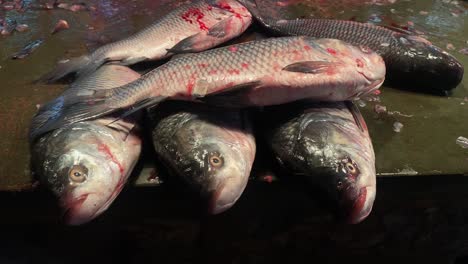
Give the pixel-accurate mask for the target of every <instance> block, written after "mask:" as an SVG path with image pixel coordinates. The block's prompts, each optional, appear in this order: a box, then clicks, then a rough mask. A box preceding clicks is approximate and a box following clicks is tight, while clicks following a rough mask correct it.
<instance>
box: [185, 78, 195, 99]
mask: <svg viewBox="0 0 468 264" xmlns="http://www.w3.org/2000/svg"><path fill="white" fill-rule="evenodd" d="M194 86H195V77H194V76H192V77H191V78H190V79H189V81H188V83H187V95H188V96H192V93H193V87H194Z"/></svg>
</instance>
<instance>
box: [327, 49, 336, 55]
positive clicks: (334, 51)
mask: <svg viewBox="0 0 468 264" xmlns="http://www.w3.org/2000/svg"><path fill="white" fill-rule="evenodd" d="M327 52H328V53H330V54H331V55H336V50H334V49H332V48H327Z"/></svg>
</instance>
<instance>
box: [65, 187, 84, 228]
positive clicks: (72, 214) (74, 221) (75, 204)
mask: <svg viewBox="0 0 468 264" xmlns="http://www.w3.org/2000/svg"><path fill="white" fill-rule="evenodd" d="M89 195H90V193H87V194H83V195H81V196H80V197H78V198H77V199H75V200H73V201H72V202H71V203H67V204H69V205H68V206H67V207H66V208H65V211H64V213H63V216H62V219H63V222H65V224H67V225H80V224H82V223H84V222H86V221H87V216H83V215H81V216H80V215H79V211H80V210H79V209H81V206H82V205H83V203H84V202H85V201H86V199H88V196H89Z"/></svg>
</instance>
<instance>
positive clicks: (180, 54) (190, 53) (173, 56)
mask: <svg viewBox="0 0 468 264" xmlns="http://www.w3.org/2000/svg"><path fill="white" fill-rule="evenodd" d="M192 54H194V53H192V52H187V53H179V54H174V55H172V57H171V59H170V60H175V59H178V58H182V57H185V56H189V55H192Z"/></svg>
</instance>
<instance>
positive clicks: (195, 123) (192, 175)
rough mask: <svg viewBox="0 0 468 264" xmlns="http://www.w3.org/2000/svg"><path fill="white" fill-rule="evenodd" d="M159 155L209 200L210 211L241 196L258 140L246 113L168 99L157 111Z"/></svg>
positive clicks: (225, 206) (155, 131)
mask: <svg viewBox="0 0 468 264" xmlns="http://www.w3.org/2000/svg"><path fill="white" fill-rule="evenodd" d="M152 120H153V125H152V138H153V146H154V149H155V151H156V154H157V156H158V157H159V158H160V159H161V161H162V163H164V164H165V165H166V166H167V167H168V168H169V170H170V171H172V172H173V174H175V175H177V176H178V177H180V178H181V179H182V180H183V182H185V183H186V184H188V186H190V188H191V189H192V190H193V191H194V192H195V193H198V194H199V195H200V197H201V198H202V199H203V200H205V201H207V202H208V212H209V213H211V214H218V213H221V212H224V211H226V210H228V209H229V208H231V207H232V206H233V205H234V204H235V203H236V201H237V200H238V199H239V198H240V196H241V195H242V193H243V191H244V189H245V187H246V185H247V182H248V179H249V176H250V171H251V169H252V165H253V161H254V158H255V152H256V145H255V139H254V136H253V135H252V131H251V124H250V120H249V118H248V117H247V116H246V113H244V112H243V111H238V110H232V109H230V110H228V109H223V108H217V107H213V106H207V105H203V104H198V103H190V102H176V101H168V102H164V103H162V104H161V105H159V106H157V107H155V108H154V109H153V110H152Z"/></svg>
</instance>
